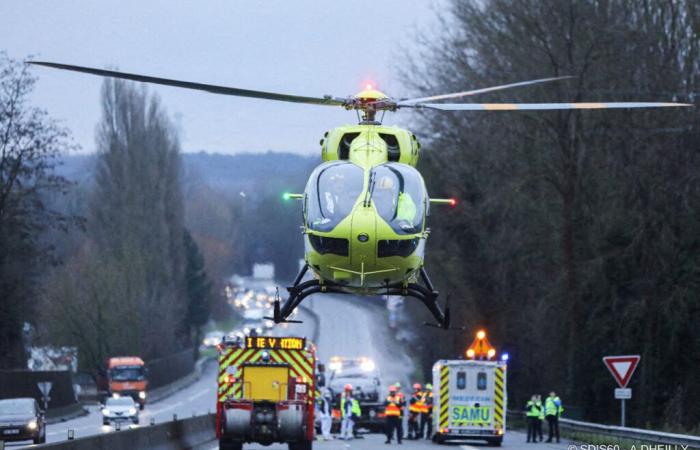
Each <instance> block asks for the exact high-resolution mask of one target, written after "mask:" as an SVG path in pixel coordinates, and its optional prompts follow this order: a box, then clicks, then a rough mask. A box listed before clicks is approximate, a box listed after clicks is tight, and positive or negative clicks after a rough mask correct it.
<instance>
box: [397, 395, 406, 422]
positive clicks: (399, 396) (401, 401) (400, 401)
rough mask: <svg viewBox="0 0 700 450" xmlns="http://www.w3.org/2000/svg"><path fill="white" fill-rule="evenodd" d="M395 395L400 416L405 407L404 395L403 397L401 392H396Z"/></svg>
mask: <svg viewBox="0 0 700 450" xmlns="http://www.w3.org/2000/svg"><path fill="white" fill-rule="evenodd" d="M396 397H397V398H398V399H399V408H400V410H401V417H403V409H404V407H406V397H404V395H403V393H402V392H397V393H396Z"/></svg>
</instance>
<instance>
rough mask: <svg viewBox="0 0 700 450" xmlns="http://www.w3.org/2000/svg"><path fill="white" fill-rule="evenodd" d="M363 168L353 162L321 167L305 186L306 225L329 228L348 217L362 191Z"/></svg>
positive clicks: (318, 229) (322, 229) (323, 228)
mask: <svg viewBox="0 0 700 450" xmlns="http://www.w3.org/2000/svg"><path fill="white" fill-rule="evenodd" d="M363 184H364V172H363V170H362V169H361V168H360V167H358V166H356V165H355V164H353V163H350V162H332V163H327V164H323V165H321V166H319V167H318V168H317V169H316V170H315V171H314V173H313V174H312V175H311V177H310V178H309V182H308V184H307V185H306V196H307V202H308V204H307V219H306V220H307V224H308V227H309V228H311V229H312V230H315V231H330V230H332V229H333V228H335V226H336V225H338V223H340V221H341V220H343V219H344V218H346V217H347V216H348V215H349V214H350V213H351V212H352V209H353V207H354V206H355V202H356V201H357V198H358V197H359V196H360V194H361V193H362V188H363Z"/></svg>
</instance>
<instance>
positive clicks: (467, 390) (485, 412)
mask: <svg viewBox="0 0 700 450" xmlns="http://www.w3.org/2000/svg"><path fill="white" fill-rule="evenodd" d="M495 353H496V352H495V349H493V347H491V346H490V344H488V341H487V340H486V334H485V332H483V331H479V333H477V339H476V340H475V343H474V344H472V346H470V348H469V349H468V350H467V352H466V355H467V358H469V359H454V360H439V361H437V362H436V363H435V364H434V365H433V436H432V439H433V441H434V442H436V443H438V444H442V443H445V442H446V441H456V440H465V439H469V440H474V439H478V440H484V441H486V442H487V443H488V444H489V445H493V446H500V445H501V443H502V442H503V435H504V433H505V430H506V414H505V413H506V407H507V403H508V402H507V400H508V399H507V394H506V372H507V362H506V361H507V354H504V355H502V358H501V359H500V360H494V359H493V358H495Z"/></svg>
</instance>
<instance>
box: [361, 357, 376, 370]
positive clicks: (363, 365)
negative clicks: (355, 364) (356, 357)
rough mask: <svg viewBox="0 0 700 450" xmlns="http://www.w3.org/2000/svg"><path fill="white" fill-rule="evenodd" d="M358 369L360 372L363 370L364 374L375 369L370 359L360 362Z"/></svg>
mask: <svg viewBox="0 0 700 450" xmlns="http://www.w3.org/2000/svg"><path fill="white" fill-rule="evenodd" d="M360 368H361V369H362V370H364V371H365V372H371V371H373V370H374V368H375V365H374V361H372V360H371V359H365V360H364V361H362V363H361V364H360Z"/></svg>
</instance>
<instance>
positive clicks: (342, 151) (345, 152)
mask: <svg viewBox="0 0 700 450" xmlns="http://www.w3.org/2000/svg"><path fill="white" fill-rule="evenodd" d="M359 135H360V133H345V134H344V135H343V137H342V138H341V139H340V144H338V159H348V158H349V157H350V144H352V141H354V140H355V138H356V137H357V136H359Z"/></svg>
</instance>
